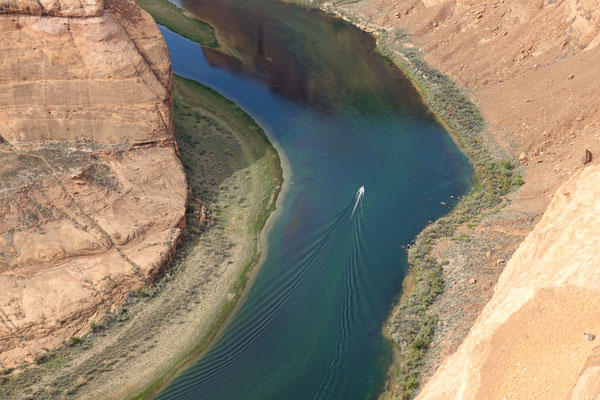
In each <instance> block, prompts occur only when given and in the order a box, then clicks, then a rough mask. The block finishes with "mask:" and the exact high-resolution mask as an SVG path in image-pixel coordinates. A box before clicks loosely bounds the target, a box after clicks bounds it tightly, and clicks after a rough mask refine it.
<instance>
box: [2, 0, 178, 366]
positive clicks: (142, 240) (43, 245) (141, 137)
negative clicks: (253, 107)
mask: <svg viewBox="0 0 600 400" xmlns="http://www.w3.org/2000/svg"><path fill="white" fill-rule="evenodd" d="M0 48H2V51H1V52H0V70H1V71H2V74H0V139H1V140H0V141H2V144H1V145H0V159H1V161H0V366H4V367H10V366H13V365H15V364H18V363H21V362H23V361H28V360H31V358H32V357H33V356H34V355H35V354H36V352H38V351H40V349H42V348H52V347H56V346H57V345H59V344H60V343H61V342H63V341H64V340H66V339H68V338H69V337H71V336H72V335H81V334H83V333H85V331H87V330H88V329H89V325H90V322H91V321H98V320H99V319H101V318H102V316H103V315H104V313H105V312H106V311H107V310H114V308H115V307H116V306H118V305H119V304H121V303H122V302H123V301H124V300H125V298H126V296H127V293H128V292H129V291H131V290H135V289H137V288H141V287H143V286H145V285H148V284H151V282H152V280H153V279H154V278H155V277H156V276H157V274H158V273H159V272H160V271H161V269H162V268H163V267H164V266H165V265H166V264H167V263H168V262H169V260H170V259H171V256H172V253H173V251H174V247H175V245H176V243H177V241H178V238H179V235H180V232H181V229H182V227H183V225H184V223H185V219H184V218H185V206H186V201H187V186H186V178H185V174H184V172H183V168H182V166H181V163H180V161H179V158H178V153H177V147H176V143H175V141H174V137H173V90H172V85H173V83H172V72H171V63H170V59H169V54H168V50H167V47H166V45H165V43H164V40H163V38H162V35H161V33H160V31H159V30H158V27H157V26H156V24H155V23H154V21H153V20H152V18H151V17H150V16H149V15H148V14H147V13H146V12H144V11H142V10H141V9H140V8H139V7H138V6H137V3H136V2H135V1H134V0H108V1H106V2H102V1H100V0H89V1H83V2H81V1H71V0H53V1H42V0H40V1H35V0H29V1H28V0H23V1H20V0H15V1H10V0H0Z"/></svg>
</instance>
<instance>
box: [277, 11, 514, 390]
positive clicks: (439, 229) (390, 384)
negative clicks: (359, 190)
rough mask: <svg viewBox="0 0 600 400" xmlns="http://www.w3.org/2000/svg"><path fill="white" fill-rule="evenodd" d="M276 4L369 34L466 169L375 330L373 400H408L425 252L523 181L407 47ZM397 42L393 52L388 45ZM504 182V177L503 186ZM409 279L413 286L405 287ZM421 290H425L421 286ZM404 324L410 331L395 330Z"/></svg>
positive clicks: (433, 295) (424, 330) (431, 282)
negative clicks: (452, 109) (386, 347)
mask: <svg viewBox="0 0 600 400" xmlns="http://www.w3.org/2000/svg"><path fill="white" fill-rule="evenodd" d="M283 1H286V2H289V3H293V4H296V5H298V6H303V7H308V8H317V9H319V10H321V11H322V12H325V13H327V14H329V15H331V16H334V17H336V18H340V19H342V20H344V21H346V22H347V23H349V24H351V25H353V26H355V27H356V28H358V29H361V30H363V31H364V32H367V33H369V34H370V35H372V36H373V37H374V39H375V41H376V51H377V52H379V53H380V54H381V55H382V56H383V57H385V58H387V59H388V60H390V62H392V63H393V64H394V65H395V67H397V68H398V69H400V70H401V71H402V73H403V74H404V75H405V76H406V77H407V78H408V79H409V80H410V82H411V83H412V85H413V87H414V88H415V90H416V91H417V92H418V93H419V95H420V97H421V98H422V100H423V103H424V104H425V105H426V106H427V107H428V109H429V111H430V112H431V113H432V115H433V117H434V118H435V120H436V121H437V122H438V123H439V124H440V125H441V126H442V127H443V128H444V129H445V130H446V131H447V133H448V136H449V137H450V139H451V140H452V141H453V142H454V143H455V144H456V146H457V148H458V149H459V150H460V151H461V152H462V153H463V154H464V155H465V157H466V158H467V159H468V160H469V163H470V164H471V166H472V167H473V174H472V176H471V179H472V181H471V184H470V190H469V191H468V192H467V193H465V194H464V195H463V197H462V198H461V200H460V202H459V203H457V204H456V205H455V206H454V208H452V209H451V210H450V211H449V212H448V214H446V215H445V216H443V217H441V218H439V219H438V220H436V221H433V222H432V223H430V224H428V225H427V226H426V227H425V228H423V230H422V231H421V232H420V233H419V234H418V235H417V236H416V238H415V240H414V243H413V245H412V246H410V248H409V249H408V265H409V269H408V272H407V274H406V276H405V278H404V280H403V283H402V288H403V289H404V288H410V292H409V293H404V292H402V293H401V296H400V298H399V300H398V302H397V303H395V304H393V305H392V308H391V310H390V316H389V317H388V319H387V321H386V322H385V324H384V326H383V334H384V336H385V337H386V338H387V339H388V340H390V341H391V342H392V345H393V348H394V357H393V359H392V363H391V364H390V367H389V369H388V373H387V378H386V384H385V385H384V387H383V392H382V393H381V394H380V396H379V399H380V400H384V399H390V398H397V396H399V397H398V398H402V399H412V398H414V397H415V396H416V394H417V393H418V391H419V388H420V379H421V374H422V372H423V370H424V368H425V367H424V365H423V360H424V358H425V356H426V354H427V349H428V348H429V346H430V345H431V344H432V341H433V337H434V334H435V329H436V325H437V324H438V321H439V318H438V316H437V315H436V314H435V312H433V310H432V306H433V304H434V303H435V301H436V299H437V298H438V296H440V295H441V294H442V293H444V289H443V287H444V280H443V265H445V263H447V261H443V262H442V261H438V259H437V258H436V256H434V255H433V254H432V251H433V248H434V247H435V245H436V244H437V243H438V242H439V241H440V240H443V239H456V237H453V235H454V233H455V231H456V230H457V229H458V228H460V227H461V226H462V225H464V224H465V223H471V222H473V223H474V224H475V225H477V223H479V222H480V221H481V219H482V218H483V217H484V215H485V214H486V213H487V212H490V211H491V210H498V209H499V208H502V207H504V206H505V205H506V204H503V203H502V202H503V198H504V196H506V195H508V194H509V193H510V192H513V191H514V190H515V189H518V187H520V186H522V185H523V180H522V177H521V175H520V173H518V172H517V171H514V170H515V169H516V168H515V166H514V165H513V161H512V160H503V159H502V156H501V155H499V154H495V153H494V149H493V148H489V147H488V146H487V145H485V144H484V143H482V140H481V139H484V138H485V134H486V130H487V129H488V128H487V124H486V122H485V120H484V119H483V117H482V116H481V114H480V111H479V109H478V107H477V106H475V105H474V103H472V100H471V99H470V97H469V96H468V95H467V94H466V93H465V92H464V89H462V88H460V87H459V86H458V85H457V84H456V83H455V82H454V81H453V80H452V79H450V78H449V77H448V76H446V75H444V74H442V73H440V72H439V71H438V70H436V69H435V68H433V67H432V66H430V65H429V64H427V63H426V62H424V61H423V59H422V55H421V54H420V53H418V52H416V51H414V49H413V48H412V47H403V46H402V44H404V41H400V40H398V38H393V37H391V35H393V33H392V32H390V31H389V30H385V29H382V28H379V27H378V26H376V25H374V24H371V23H370V22H361V21H360V16H357V15H355V14H347V13H344V12H342V11H340V10H339V9H337V8H336V6H335V5H334V4H333V3H317V2H313V1H311V0H283ZM341 6H343V4H342V5H341ZM398 44H399V45H400V47H401V50H398V49H394V48H393V47H392V46H393V45H398ZM402 50H404V51H406V53H404V52H403V51H402ZM417 64H420V65H417ZM434 78H435V79H437V81H436V80H434ZM440 85H444V86H446V87H448V88H449V89H450V91H451V92H453V94H455V95H456V96H457V97H456V98H454V99H452V101H449V99H444V98H442V99H441V101H439V99H438V98H437V97H436V96H438V94H439V93H436V92H437V91H438V90H437V89H439V86H440ZM439 97H444V96H439ZM454 103H455V104H454ZM445 106H457V107H466V109H467V110H466V111H467V113H468V114H474V115H475V117H474V119H475V121H467V126H464V122H465V121H461V120H460V117H459V118H452V117H451V116H450V115H448V114H447V113H445V112H444V111H445V109H444V107H445ZM444 114H446V115H444ZM470 124H473V125H472V126H471V125H470ZM490 166H491V168H490ZM486 169H488V171H487V172H486V171H485V170H486ZM503 175H504V176H503ZM498 178H499V179H498ZM506 179H509V183H508V184H507V180H506ZM482 188H483V189H484V190H487V191H489V190H490V189H491V190H492V195H491V196H485V195H484V198H483V199H481V198H478V197H481V196H480V193H481V190H482ZM485 197H487V198H485ZM473 203H475V206H476V209H477V211H476V212H475V213H472V212H470V211H471V210H469V208H470V207H471V206H472V205H473ZM465 211H466V212H465ZM465 214H467V215H465ZM459 238H460V237H459ZM432 276H433V277H432ZM411 281H413V282H414V284H413V285H411ZM425 286H428V288H424V287H425ZM423 288H424V289H423ZM423 306H425V307H424V311H421V312H420V313H419V314H420V315H418V316H417V318H416V319H417V320H418V321H419V324H420V326H419V327H418V328H417V329H416V330H415V328H414V324H415V314H416V313H414V312H413V311H411V309H414V310H417V309H421V310H422V309H423ZM407 321H408V322H409V323H410V324H411V325H409V326H408V327H405V326H403V325H404V324H405V323H406V322H407ZM407 328H408V329H410V330H411V332H408V333H407V332H405V331H404V330H406V329H407Z"/></svg>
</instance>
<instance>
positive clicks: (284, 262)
mask: <svg viewBox="0 0 600 400" xmlns="http://www.w3.org/2000/svg"><path fill="white" fill-rule="evenodd" d="M179 4H180V6H182V7H183V8H185V9H186V10H188V11H190V12H193V13H195V14H197V15H199V16H200V17H201V18H202V19H203V20H205V21H207V22H209V23H210V24H211V25H213V26H214V27H215V28H216V30H217V32H218V36H219V41H220V43H221V44H222V46H223V49H222V50H223V51H225V52H226V53H229V54H234V55H235V56H236V57H231V56H229V55H226V54H223V53H222V52H218V51H215V50H211V49H203V48H202V47H200V46H198V45H197V44H195V43H193V42H191V41H189V40H187V39H184V38H182V37H180V36H178V35H176V34H174V33H172V32H170V31H168V30H167V29H165V28H161V30H162V32H163V34H164V36H165V40H166V42H167V44H168V46H169V51H170V53H171V57H172V60H173V69H174V72H175V73H176V74H179V75H182V76H184V77H187V78H190V79H194V80H197V81H199V82H201V83H203V84H205V85H207V86H210V87H212V88H213V89H215V90H217V91H218V92H220V93H221V94H223V95H225V96H226V97H228V98H230V99H231V100H233V101H235V102H236V103H237V104H238V105H240V106H241V107H242V108H243V109H245V110H246V111H247V112H248V113H249V114H251V115H252V116H253V117H254V118H255V119H256V120H257V122H258V123H259V124H260V125H261V126H262V127H263V128H264V129H265V131H266V132H267V134H268V135H269V137H270V139H271V140H272V141H274V142H276V143H277V144H278V147H279V148H280V150H281V151H283V152H284V153H285V155H286V158H287V159H288V161H289V166H290V168H291V173H292V175H291V178H290V179H289V182H287V184H288V187H287V192H286V194H285V197H284V198H283V200H282V202H281V204H280V207H281V210H280V212H279V213H278V214H277V217H276V220H275V221H274V223H273V224H272V227H271V229H270V231H269V234H268V239H267V242H268V252H267V255H266V259H265V260H264V263H263V264H262V265H261V266H260V270H259V272H258V274H257V277H256V280H255V281H254V283H253V285H252V287H251V288H250V290H249V292H248V295H247V297H246V299H245V300H244V303H243V305H242V306H241V307H240V308H239V310H238V311H237V313H236V315H235V317H234V318H233V319H232V321H231V323H230V324H229V325H228V326H227V327H226V329H225V331H224V333H223V335H222V336H221V337H220V339H219V340H218V341H217V343H216V344H214V346H212V347H211V349H210V350H209V351H208V352H207V353H206V354H204V355H203V357H202V358H201V359H200V360H198V361H197V362H196V363H195V364H194V365H193V366H191V367H190V368H189V369H187V370H186V371H184V372H183V373H182V374H181V376H179V377H178V378H177V379H175V380H174V381H173V382H172V383H171V384H170V385H169V386H168V387H167V388H166V389H165V390H164V391H163V392H162V393H161V394H159V396H158V398H159V399H177V400H183V399H211V400H213V399H219V400H221V399H222V400H228V399H236V400H239V399H290V400H292V399H299V400H308V399H345V400H351V399H361V400H364V399H373V398H376V397H377V395H378V394H379V393H380V392H381V390H382V386H383V384H384V382H385V376H386V372H387V370H388V368H389V365H390V362H391V357H392V351H391V344H390V343H389V342H388V341H386V340H385V338H384V337H383V336H382V334H381V327H382V324H383V322H384V321H385V319H386V317H387V315H388V314H389V312H390V310H391V307H392V305H393V304H394V301H396V300H397V299H398V296H399V294H400V290H401V283H402V279H403V277H404V275H405V273H406V270H407V265H406V254H405V250H404V249H403V248H402V245H406V244H409V243H410V242H411V241H412V240H413V239H414V238H415V236H416V235H417V234H418V233H419V231H421V230H422V229H423V228H424V227H425V225H426V224H427V223H428V221H431V220H434V219H436V218H438V217H440V216H442V215H444V214H446V213H447V212H448V211H449V210H450V207H451V206H452V205H453V204H454V203H455V201H456V197H457V196H462V195H463V194H464V193H465V192H466V190H468V187H469V184H470V176H471V169H470V166H469V163H468V161H467V159H466V158H465V157H464V155H463V154H462V153H460V152H459V150H458V149H457V148H456V146H455V144H454V143H453V142H452V140H451V139H450V137H449V135H448V133H447V132H446V131H445V130H444V128H443V127H441V126H440V125H439V124H438V123H437V122H436V121H435V119H434V118H433V117H432V116H431V115H430V113H429V112H428V110H427V108H426V107H425V105H424V104H423V102H422V100H421V98H420V96H419V95H418V93H417V92H416V90H415V89H414V88H413V86H412V85H411V83H410V82H409V81H408V80H407V79H406V78H405V77H404V76H403V75H402V73H401V72H400V71H399V70H398V69H397V68H395V67H394V66H393V65H392V64H391V63H390V62H389V61H388V60H386V59H384V58H382V57H381V56H379V55H378V53H377V52H376V51H375V42H374V39H373V38H372V37H371V36H370V35H368V34H365V33H364V32H362V31H360V30H358V29H356V28H354V27H352V26H351V25H349V24H347V23H345V22H343V21H341V20H338V19H334V18H331V17H328V16H326V15H324V14H322V13H320V12H318V11H315V10H310V9H304V8H300V7H297V6H293V5H289V4H284V3H279V2H276V1H271V0H219V1H216V0H182V2H180V3H179ZM361 186H364V187H365V194H364V196H363V197H362V199H357V197H356V193H357V191H358V189H359V188H360V187H361Z"/></svg>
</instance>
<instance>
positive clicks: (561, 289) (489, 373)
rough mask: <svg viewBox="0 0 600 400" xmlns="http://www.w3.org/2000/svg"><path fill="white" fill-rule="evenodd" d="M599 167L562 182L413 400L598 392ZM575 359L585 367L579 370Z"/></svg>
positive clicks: (591, 394)
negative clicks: (464, 332) (461, 337)
mask: <svg viewBox="0 0 600 400" xmlns="http://www.w3.org/2000/svg"><path fill="white" fill-rule="evenodd" d="M599 197H600V166H598V165H593V166H589V167H586V168H584V169H581V170H579V171H578V172H577V173H576V174H575V175H574V176H573V177H572V178H570V179H569V180H568V181H567V182H566V183H565V184H563V185H562V186H561V187H560V188H559V190H558V192H557V193H556V194H555V196H554V198H553V199H552V202H551V204H550V206H549V207H548V209H547V210H546V212H545V214H544V216H543V217H542V219H541V221H540V222H539V223H538V225H537V226H536V227H535V229H534V230H533V231H532V232H531V233H530V234H529V235H528V236H527V238H526V239H525V241H524V242H523V243H522V244H521V245H520V247H519V249H518V250H517V251H516V252H515V253H514V255H513V257H512V258H511V260H510V261H509V262H508V264H507V266H506V268H505V270H504V271H503V273H502V275H501V276H500V279H499V281H498V284H497V285H496V288H495V291H494V295H493V296H492V299H491V300H490V302H489V303H488V304H487V305H486V306H485V308H484V310H483V312H482V314H481V315H480V317H479V318H478V320H477V322H476V323H475V325H474V326H473V328H472V329H471V332H470V333H469V335H468V336H467V338H466V339H465V341H464V342H463V344H462V345H461V346H460V347H459V349H458V351H457V352H456V353H454V354H453V355H452V356H450V357H449V358H448V359H447V360H446V361H445V362H444V363H443V364H442V366H441V367H440V368H439V369H438V371H437V372H436V374H435V375H434V376H433V377H432V378H431V379H430V380H429V382H428V383H427V385H426V386H425V388H424V389H423V391H422V392H421V394H420V395H419V396H418V399H422V400H423V399H428V400H429V399H444V400H447V399H503V398H507V399H508V398H510V399H564V398H572V399H592V398H593V399H597V398H598V396H599V395H600V386H599V384H598V382H600V379H599V378H600V356H599V355H600V350H599V349H600V347H598V345H597V341H596V340H589V338H590V336H589V335H588V333H589V332H600V313H598V309H599V308H600V268H599V267H600V261H599V260H600V231H599V229H600V228H599V227H600V201H598V198H599ZM582 366H583V368H582Z"/></svg>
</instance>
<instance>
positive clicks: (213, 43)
mask: <svg viewBox="0 0 600 400" xmlns="http://www.w3.org/2000/svg"><path fill="white" fill-rule="evenodd" d="M138 4H139V5H140V7H141V8H143V9H144V10H146V11H147V12H148V13H150V15H152V18H154V20H155V21H156V23H157V24H159V25H164V26H167V27H169V29H171V30H172V31H173V32H175V33H177V34H179V35H181V36H183V37H185V38H188V39H190V40H192V41H194V42H198V43H199V44H201V45H203V46H208V47H213V48H216V47H219V43H218V42H217V39H216V37H215V30H214V29H213V27H212V26H210V25H209V24H207V23H206V22H204V21H200V20H199V19H198V18H196V17H195V16H193V15H192V14H189V13H186V12H185V11H183V10H182V9H180V8H179V7H177V6H176V5H175V4H173V3H171V2H169V1H168V0H139V1H138Z"/></svg>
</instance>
